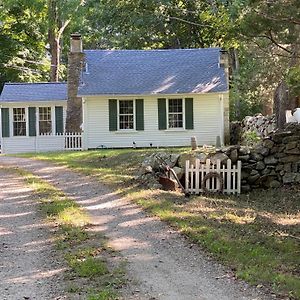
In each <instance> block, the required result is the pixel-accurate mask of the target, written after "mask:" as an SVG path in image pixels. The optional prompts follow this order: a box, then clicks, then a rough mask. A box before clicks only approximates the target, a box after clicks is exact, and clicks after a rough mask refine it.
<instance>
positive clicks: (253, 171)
mask: <svg viewBox="0 0 300 300" xmlns="http://www.w3.org/2000/svg"><path fill="white" fill-rule="evenodd" d="M256 174H259V172H258V171H256V170H252V171H251V173H250V175H251V176H253V175H256Z"/></svg>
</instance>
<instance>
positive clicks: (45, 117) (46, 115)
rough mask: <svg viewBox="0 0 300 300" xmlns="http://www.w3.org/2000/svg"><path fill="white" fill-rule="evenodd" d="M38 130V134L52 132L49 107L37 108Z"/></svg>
mask: <svg viewBox="0 0 300 300" xmlns="http://www.w3.org/2000/svg"><path fill="white" fill-rule="evenodd" d="M39 128H40V134H45V133H50V132H51V131H52V122H51V107H39Z"/></svg>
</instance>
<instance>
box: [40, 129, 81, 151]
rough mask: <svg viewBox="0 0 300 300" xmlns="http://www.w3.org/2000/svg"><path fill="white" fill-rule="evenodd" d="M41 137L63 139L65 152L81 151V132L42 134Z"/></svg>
mask: <svg viewBox="0 0 300 300" xmlns="http://www.w3.org/2000/svg"><path fill="white" fill-rule="evenodd" d="M40 136H43V137H47V136H48V137H49V138H51V137H61V138H63V139H64V149H65V150H75V151H76V150H78V151H79V150H82V133H81V132H61V133H56V134H53V133H51V132H50V133H42V134H40Z"/></svg>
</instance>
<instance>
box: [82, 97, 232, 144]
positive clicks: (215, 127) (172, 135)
mask: <svg viewBox="0 0 300 300" xmlns="http://www.w3.org/2000/svg"><path fill="white" fill-rule="evenodd" d="M222 95H223V94H222ZM174 97H175V96H173V97H172V96H170V97H168V96H165V95H164V96H161V95H160V96H157V95H156V96H141V95H138V96H132V97H129V96H119V97H108V96H90V97H84V101H83V116H84V133H85V143H84V147H85V148H91V149H93V148H102V147H108V148H110V147H112V148H114V147H116V148H118V147H120V148H122V147H132V145H133V142H135V144H136V147H149V146H150V144H151V145H152V146H153V147H158V146H162V147H167V146H188V145H190V143H191V137H192V136H195V137H196V138H197V141H198V143H199V144H200V145H202V144H207V145H212V144H215V142H216V137H217V136H222V133H223V125H222V121H221V120H223V118H222V110H221V101H220V94H219V93H207V94H202V95H196V94H195V95H190V94H189V95H176V97H175V98H178V97H180V98H193V99H194V101H193V111H194V129H192V130H182V129H168V130H159V129H158V108H157V98H174ZM109 98H115V99H117V98H118V99H124V100H126V99H128V100H130V99H141V98H142V99H144V130H141V131H136V130H131V131H130V130H129V131H109V126H108V124H109V110H108V99H109ZM224 99H225V100H224V101H226V103H227V102H228V95H227V93H224Z"/></svg>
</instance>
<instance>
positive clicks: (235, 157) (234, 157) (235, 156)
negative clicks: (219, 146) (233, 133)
mask: <svg viewBox="0 0 300 300" xmlns="http://www.w3.org/2000/svg"><path fill="white" fill-rule="evenodd" d="M226 154H227V153H226ZM238 157H239V153H238V150H237V149H234V150H232V151H231V153H230V155H229V158H230V159H231V161H232V163H234V164H235V163H236V162H237V160H238Z"/></svg>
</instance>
